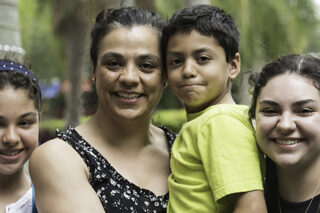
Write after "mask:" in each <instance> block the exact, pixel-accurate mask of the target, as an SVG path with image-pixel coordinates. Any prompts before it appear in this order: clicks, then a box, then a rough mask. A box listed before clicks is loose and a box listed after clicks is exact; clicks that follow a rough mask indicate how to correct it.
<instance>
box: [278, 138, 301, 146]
mask: <svg viewBox="0 0 320 213" xmlns="http://www.w3.org/2000/svg"><path fill="white" fill-rule="evenodd" d="M274 141H275V142H276V143H277V144H280V145H294V144H298V143H301V141H302V140H300V139H275V140H274Z"/></svg>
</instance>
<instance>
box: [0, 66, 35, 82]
mask: <svg viewBox="0 0 320 213" xmlns="http://www.w3.org/2000/svg"><path fill="white" fill-rule="evenodd" d="M1 71H17V72H19V73H22V74H24V75H27V76H28V77H30V78H31V79H32V81H34V82H35V83H36V84H37V85H38V81H37V79H36V78H35V77H34V75H33V74H32V72H30V70H28V69H27V68H26V67H24V66H22V65H21V64H18V63H15V62H11V61H0V72H1Z"/></svg>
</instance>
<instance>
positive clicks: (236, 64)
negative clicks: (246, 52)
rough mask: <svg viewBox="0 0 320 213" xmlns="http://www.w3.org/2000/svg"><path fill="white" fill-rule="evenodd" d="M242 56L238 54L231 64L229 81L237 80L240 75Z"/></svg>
mask: <svg viewBox="0 0 320 213" xmlns="http://www.w3.org/2000/svg"><path fill="white" fill-rule="evenodd" d="M240 65H241V63H240V54H239V53H236V55H235V57H234V58H233V59H232V60H231V61H230V62H229V79H231V80H232V79H235V78H236V77H237V76H238V75H239V73H240Z"/></svg>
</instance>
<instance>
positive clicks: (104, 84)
mask: <svg viewBox="0 0 320 213" xmlns="http://www.w3.org/2000/svg"><path fill="white" fill-rule="evenodd" d="M161 70H162V61H161V56H160V48H159V35H158V32H156V30H155V29H153V28H152V27H149V26H134V27H131V28H127V27H118V28H115V29H113V30H112V31H111V32H109V33H108V34H107V35H106V36H105V37H104V38H103V39H102V40H101V42H100V46H99V51H98V60H97V67H96V69H95V70H94V71H93V77H94V78H95V79H96V89H97V94H98V98H99V105H98V111H103V112H104V113H105V114H107V115H108V116H113V117H116V118H117V119H118V118H120V119H135V118H139V117H141V116H142V117H144V118H149V116H151V113H152V109H153V108H154V107H155V105H156V104H157V103H158V101H159V99H160V96H161V94H162V89H163V86H162V85H163V82H162V78H161ZM145 116H147V117H145Z"/></svg>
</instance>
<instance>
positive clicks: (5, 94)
mask: <svg viewBox="0 0 320 213" xmlns="http://www.w3.org/2000/svg"><path fill="white" fill-rule="evenodd" d="M38 137H39V112H38V110H37V109H36V107H35V105H34V100H33V99H30V98H29V96H28V94H27V92H26V91H25V90H22V89H14V88H12V87H11V86H6V87H4V88H3V89H2V90H0V175H2V174H4V175H11V174H15V173H17V172H19V171H21V169H22V168H23V165H24V163H25V162H26V161H27V160H28V159H29V157H30V155H31V153H32V152H33V150H34V149H35V148H36V146H37V143H38Z"/></svg>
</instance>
